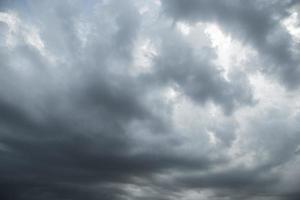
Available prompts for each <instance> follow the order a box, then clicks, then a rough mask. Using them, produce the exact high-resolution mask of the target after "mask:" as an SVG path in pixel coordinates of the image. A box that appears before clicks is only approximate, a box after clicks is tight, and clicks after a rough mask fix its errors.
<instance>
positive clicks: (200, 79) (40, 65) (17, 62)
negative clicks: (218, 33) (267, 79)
mask: <svg viewBox="0 0 300 200" xmlns="http://www.w3.org/2000/svg"><path fill="white" fill-rule="evenodd" d="M256 3H257V2H256ZM291 4H292V2H290V3H289V2H283V3H280V2H277V1H274V3H273V4H270V3H268V2H265V1H264V2H263V3H261V4H255V3H252V2H248V3H246V4H242V2H240V1H224V2H216V1H186V3H183V2H179V1H173V2H171V1H170V2H168V1H163V2H162V6H163V7H162V8H163V9H164V12H167V13H168V14H169V15H171V16H172V17H174V19H175V20H176V21H180V20H184V21H188V23H192V22H196V21H206V22H217V23H220V24H221V26H222V27H223V28H224V30H225V31H226V32H228V33H231V34H232V35H233V36H234V37H237V38H238V39H239V40H243V41H246V43H251V44H252V45H253V46H254V47H255V48H257V49H258V51H259V52H261V54H263V55H265V56H266V60H265V59H263V61H262V62H266V63H272V67H270V68H265V69H267V70H270V71H271V72H272V73H273V72H275V74H278V75H279V76H280V77H284V76H288V75H289V73H290V72H291V71H289V69H291V70H294V69H296V68H295V67H294V66H295V63H297V62H298V61H297V59H296V58H292V57H291V55H292V54H290V53H289V52H288V49H289V47H290V45H291V44H290V43H291V42H292V40H291V39H290V37H288V36H287V35H286V34H287V33H286V32H285V31H284V30H283V29H282V28H281V27H280V26H279V25H278V23H276V21H275V20H274V19H273V18H274V17H280V18H283V17H285V16H286V13H285V9H287V8H288V7H289V6H290V5H291ZM0 8H1V13H0V23H1V24H0V32H1V34H0V39H1V40H0V60H1V61H0V91H1V92H0V187H1V189H0V199H5V200H6V199H7V200H27V199H32V200H37V199H39V200H40V199H42V200H48V199H54V200H67V199H75V200H76V199H78V200H79V199H87V200H96V199H101V200H103V199H104V200H105V199H110V200H114V199H115V200H122V199H124V200H125V199H145V200H147V199H162V200H168V199H199V198H202V199H211V198H213V199H241V198H243V199H253V198H254V199H255V198H261V199H268V198H269V197H273V198H278V199H289V198H291V199H296V198H297V197H298V194H299V189H297V188H296V189H295V185H297V184H296V183H297V181H296V180H294V179H295V177H299V175H297V173H296V171H297V170H295V168H296V167H295V166H296V165H297V163H298V160H299V158H298V157H299V156H298V154H297V153H295V152H297V151H298V150H299V142H300V139H299V136H298V130H299V116H298V115H299V114H298V113H297V110H296V108H295V111H294V110H293V111H292V109H291V108H289V107H285V106H288V105H287V104H286V102H280V103H281V104H280V106H279V108H278V110H279V111H278V112H277V111H276V109H275V111H274V109H270V108H269V107H268V106H269V104H270V105H272V102H271V103H268V106H264V105H263V103H259V101H257V102H256V100H255V98H254V93H255V92H256V90H254V88H253V87H254V86H253V84H250V81H249V76H250V75H249V74H247V73H248V72H246V71H243V70H242V69H241V70H235V71H234V72H230V73H229V75H228V76H229V78H228V79H227V78H225V76H224V71H223V70H222V66H221V64H220V63H217V62H215V61H216V52H215V48H213V47H211V46H209V45H203V46H201V47H199V46H197V45H196V44H193V43H190V42H188V41H187V39H186V38H185V36H183V35H182V34H181V33H180V32H179V31H178V30H177V29H176V27H175V26H172V23H171V22H170V21H169V19H168V18H165V16H163V15H160V14H159V13H160V12H161V10H160V9H161V8H160V4H159V2H154V3H153V2H146V3H142V4H141V3H140V2H137V1H134V0H132V1H128V2H119V1H116V0H112V1H93V0H91V1H84V2H83V1H79V0H78V1H77V0H76V1H68V2H62V1H58V0H57V1H22V2H21V1H13V2H9V1H4V2H1V4H0ZM200 11H201V12H200ZM276 31H277V32H276ZM273 33H274V34H275V35H274V36H273V35H272V34H273ZM276 34H278V35H276ZM270 35H271V36H270ZM269 36H270V37H271V38H269ZM201 37H205V34H203V35H202V36H201ZM277 37H279V39H278V38H277ZM206 39H207V38H206ZM269 39H271V42H270V41H269ZM141 40H142V41H144V40H145V41H148V40H149V41H150V42H149V44H150V45H153V49H154V50H153V51H152V52H150V53H149V52H147V53H145V54H146V56H145V55H143V56H144V57H143V59H145V60H147V59H148V60H147V62H148V63H150V64H149V65H150V66H148V68H147V67H146V68H147V69H145V68H144V66H142V64H140V63H138V64H136V57H137V55H136V54H139V53H141V52H139V49H142V50H141V51H143V48H144V50H145V49H146V50H145V51H149V48H150V47H144V46H143V45H140V41H141ZM203 40H204V39H203ZM207 40H208V39H207ZM273 40H275V42H274V41H273ZM279 47H282V48H279ZM136 49H138V50H136ZM150 49H151V48H150ZM268 60H270V62H269V61H268ZM145 62H146V61H145ZM281 62H282V63H284V62H286V63H288V65H289V66H291V68H289V69H288V72H286V73H285V72H283V71H281V68H280V67H278V66H279V65H280V63H281ZM293 62H295V63H293ZM274 63H275V64H274ZM273 64H274V65H273ZM277 64H278V65H277ZM143 70H144V71H143ZM147 70H148V71H147ZM277 72H278V73H277ZM293 74H294V73H293ZM294 76H295V77H296V76H297V73H296V74H295V75H294ZM250 78H251V77H250ZM282 80H283V79H282ZM285 83H286V84H287V85H289V86H294V85H297V84H298V83H297V81H296V79H295V78H293V77H292V78H291V80H290V81H285ZM255 94H256V93H255ZM266 95H268V94H266ZM282 98H283V97H282ZM291 98H292V97H291ZM293 98H296V97H293ZM291 102H292V103H294V101H293V100H291ZM248 111H249V113H248ZM264 113H267V114H264ZM270 119H272V120H270ZM280 127H283V128H280ZM295 163H296V164H295ZM291 176H293V178H289V177H291ZM282 186H286V187H282ZM287 186H291V187H289V188H292V189H289V188H288V187H287ZM278 188H279V189H278ZM199 191H201V192H200V193H199ZM202 191H203V194H202ZM195 193H197V195H200V196H193V195H194V194H195Z"/></svg>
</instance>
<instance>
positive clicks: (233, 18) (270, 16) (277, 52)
mask: <svg viewBox="0 0 300 200" xmlns="http://www.w3.org/2000/svg"><path fill="white" fill-rule="evenodd" d="M296 3H297V1H292V2H291V1H272V2H270V1H251V2H246V3H245V2H243V1H231V0H229V1H224V2H218V1H205V0H204V1H197V0H190V1H187V2H182V1H168V0H166V1H162V5H163V7H164V11H165V13H166V14H168V15H170V16H171V17H172V18H173V19H174V20H175V21H180V20H181V21H187V22H188V23H196V22H209V23H217V24H219V25H220V26H221V27H222V29H223V30H224V31H225V32H226V33H227V34H230V35H232V37H234V38H237V39H238V40H241V41H242V42H244V43H246V44H249V45H250V46H252V47H254V48H255V49H256V50H257V52H258V53H259V54H260V56H261V59H262V64H261V65H262V71H264V72H265V73H267V74H271V75H275V76H276V77H277V78H278V79H279V80H281V81H282V82H283V83H284V84H285V85H286V86H287V87H288V88H295V87H298V85H299V83H298V81H297V80H298V78H297V77H298V76H299V59H298V58H297V57H299V55H298V53H295V51H294V49H296V48H297V45H296V46H294V42H293V39H292V38H291V35H290V34H289V33H288V31H287V30H286V29H285V28H284V27H283V26H282V25H281V24H280V20H281V19H284V18H286V17H287V16H288V9H289V8H291V7H292V6H293V5H295V4H296Z"/></svg>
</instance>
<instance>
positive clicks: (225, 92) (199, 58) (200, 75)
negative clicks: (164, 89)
mask: <svg viewBox="0 0 300 200" xmlns="http://www.w3.org/2000/svg"><path fill="white" fill-rule="evenodd" d="M161 40H162V44H161V48H160V52H159V55H158V56H157V57H154V74H155V78H156V79H158V81H161V82H163V83H167V84H171V85H172V84H174V85H175V86H173V87H175V88H176V87H178V88H179V90H182V91H183V93H184V94H186V95H187V96H189V97H191V99H193V100H194V101H195V102H198V103H200V104H204V103H206V102H208V101H213V102H214V103H216V104H217V105H220V106H221V107H222V108H223V110H224V111H225V113H227V114H229V113H231V112H232V111H234V110H235V109H236V108H237V107H239V106H241V105H252V104H254V100H253V97H252V91H251V88H250V86H249V83H248V82H247V78H246V77H243V74H242V73H241V74H239V75H237V76H233V77H232V80H231V81H227V80H226V79H225V78H224V77H223V75H222V71H221V70H219V69H218V68H219V67H218V66H216V65H215V64H213V62H212V61H213V59H214V57H215V56H214V52H213V50H212V49H209V48H208V47H203V48H202V49H201V50H200V52H201V54H199V53H197V52H198V51H196V50H195V49H193V48H192V47H191V46H190V45H189V44H188V43H187V42H185V41H184V40H183V38H182V36H180V35H179V34H178V33H177V34H176V33H173V32H172V31H170V30H168V29H167V30H165V32H164V33H163V34H162V38H161ZM174 41H176V42H174ZM239 76H240V77H243V78H240V77H239Z"/></svg>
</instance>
